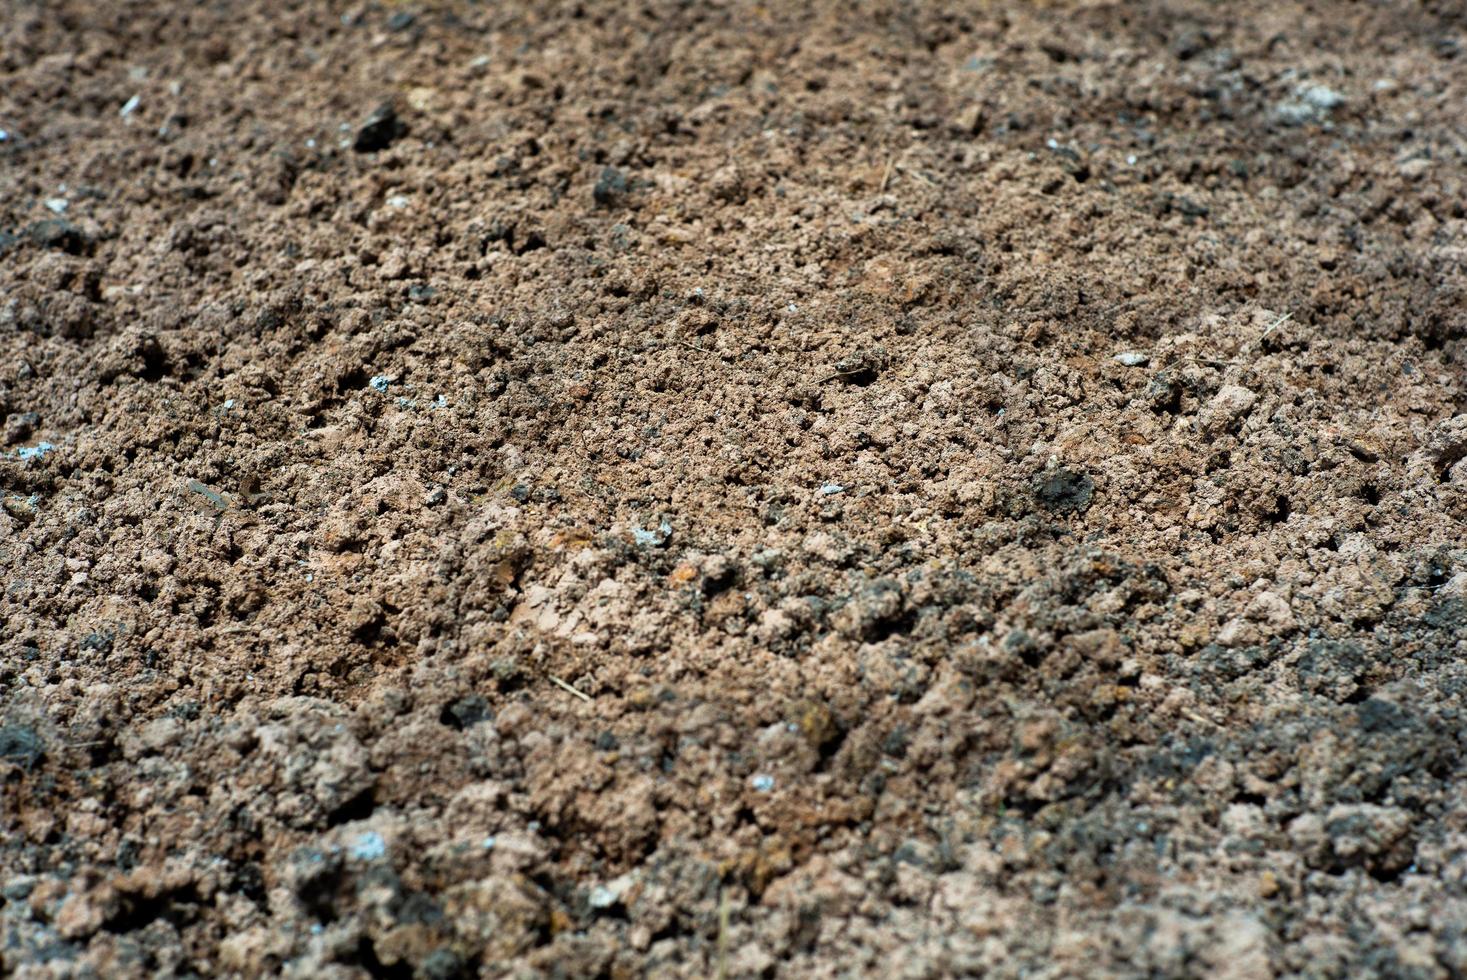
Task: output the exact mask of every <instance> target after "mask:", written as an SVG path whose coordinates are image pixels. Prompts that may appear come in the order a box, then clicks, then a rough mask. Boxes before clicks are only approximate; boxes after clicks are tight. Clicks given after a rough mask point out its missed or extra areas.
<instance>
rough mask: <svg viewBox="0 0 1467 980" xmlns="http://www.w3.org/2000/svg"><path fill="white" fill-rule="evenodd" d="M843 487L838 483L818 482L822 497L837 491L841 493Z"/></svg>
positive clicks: (834, 493)
mask: <svg viewBox="0 0 1467 980" xmlns="http://www.w3.org/2000/svg"><path fill="white" fill-rule="evenodd" d="M845 489H846V488H845V487H843V486H841V485H840V484H839V483H822V484H820V495H821V496H822V497H833V496H835V495H836V494H838V493H843V492H844V491H845Z"/></svg>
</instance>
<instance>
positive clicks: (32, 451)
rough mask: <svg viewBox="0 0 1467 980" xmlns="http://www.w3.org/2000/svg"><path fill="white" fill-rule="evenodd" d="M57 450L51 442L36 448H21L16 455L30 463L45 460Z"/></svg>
mask: <svg viewBox="0 0 1467 980" xmlns="http://www.w3.org/2000/svg"><path fill="white" fill-rule="evenodd" d="M55 448H56V447H55V446H53V445H51V444H50V443H49V442H42V443H39V444H37V445H34V446H21V447H20V448H19V449H17V450H16V451H15V455H16V456H17V457H19V458H20V459H23V460H26V461H27V462H29V461H30V460H33V459H45V458H46V454H47V453H49V452H51V451H52V450H53V449H55Z"/></svg>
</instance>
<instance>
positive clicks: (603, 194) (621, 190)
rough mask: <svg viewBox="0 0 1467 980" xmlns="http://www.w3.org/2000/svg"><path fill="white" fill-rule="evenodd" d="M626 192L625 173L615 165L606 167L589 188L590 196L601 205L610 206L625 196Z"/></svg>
mask: <svg viewBox="0 0 1467 980" xmlns="http://www.w3.org/2000/svg"><path fill="white" fill-rule="evenodd" d="M626 192H627V178H626V175H625V174H623V173H622V172H621V171H620V170H618V169H616V168H615V167H606V168H604V169H602V171H601V176H600V177H599V178H598V179H597V181H596V186H595V187H594V188H593V189H592V190H591V197H592V198H593V199H595V201H596V203H597V204H598V205H600V206H601V207H611V206H612V205H614V204H616V203H617V202H619V201H620V200H621V199H622V198H623V197H625V196H626Z"/></svg>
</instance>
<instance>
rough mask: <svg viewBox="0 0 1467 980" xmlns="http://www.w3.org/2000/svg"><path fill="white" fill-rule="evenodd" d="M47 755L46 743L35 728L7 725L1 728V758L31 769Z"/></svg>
mask: <svg viewBox="0 0 1467 980" xmlns="http://www.w3.org/2000/svg"><path fill="white" fill-rule="evenodd" d="M45 755H46V746H45V743H44V742H42V741H41V736H40V735H38V734H36V730H35V729H34V728H30V727H27V726H25V725H6V726H4V727H3V728H0V759H3V760H5V761H6V762H12V763H15V764H16V765H19V766H21V767H22V768H24V769H31V768H32V767H34V766H35V764H36V763H37V762H40V761H41V759H43V758H44V757H45Z"/></svg>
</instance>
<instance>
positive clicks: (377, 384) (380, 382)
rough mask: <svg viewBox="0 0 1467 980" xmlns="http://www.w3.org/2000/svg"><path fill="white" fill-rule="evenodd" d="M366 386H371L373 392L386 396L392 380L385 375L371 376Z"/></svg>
mask: <svg viewBox="0 0 1467 980" xmlns="http://www.w3.org/2000/svg"><path fill="white" fill-rule="evenodd" d="M367 384H369V385H371V386H372V390H373V391H375V392H377V393H378V394H381V395H385V394H387V386H388V385H390V384H392V379H391V378H389V377H388V376H387V375H385V374H377V375H373V376H372V380H371V381H368V382H367Z"/></svg>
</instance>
